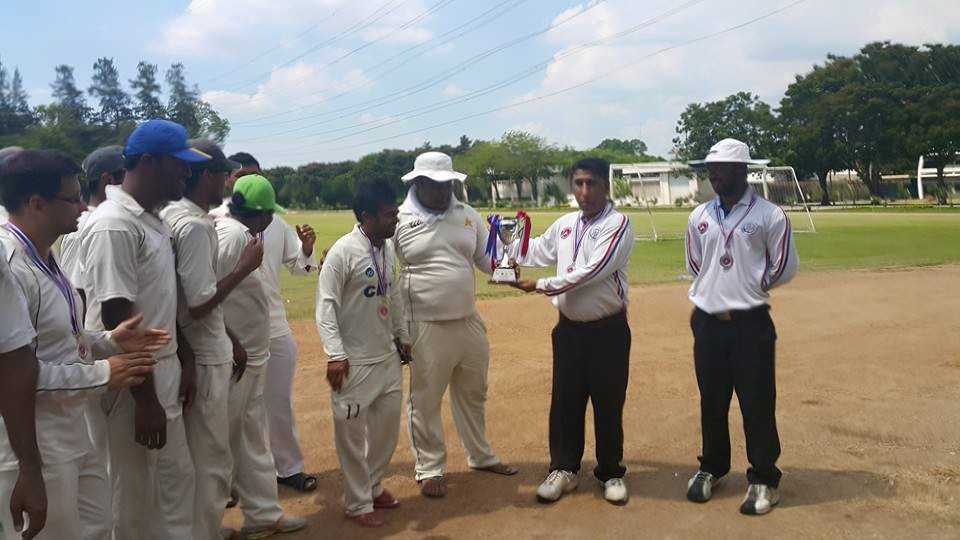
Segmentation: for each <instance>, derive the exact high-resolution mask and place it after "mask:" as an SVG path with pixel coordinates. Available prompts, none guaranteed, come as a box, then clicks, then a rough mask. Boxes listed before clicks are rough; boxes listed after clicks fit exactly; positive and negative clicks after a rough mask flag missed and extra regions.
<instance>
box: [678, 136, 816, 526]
mask: <svg viewBox="0 0 960 540" xmlns="http://www.w3.org/2000/svg"><path fill="white" fill-rule="evenodd" d="M751 163H755V162H754V161H753V160H751V159H750V151H749V149H748V148H747V145H746V144H744V143H742V142H740V141H737V140H735V139H724V140H722V141H720V142H718V143H717V144H715V145H714V146H713V148H711V149H710V153H709V154H708V155H707V158H706V159H705V160H704V161H700V162H693V163H692V165H695V166H699V165H706V168H707V171H708V172H709V175H710V185H711V186H713V191H714V192H716V194H717V197H716V198H715V199H713V200H711V201H708V202H705V203H703V204H701V205H700V206H698V207H697V208H696V209H695V210H694V211H693V212H692V213H691V214H690V219H689V223H688V226H687V232H686V256H687V259H686V262H687V270H688V271H689V272H690V274H691V275H693V276H694V280H693V284H692V285H691V286H690V301H691V302H693V304H694V306H696V307H695V308H694V311H693V315H692V316H691V318H690V326H691V328H692V330H693V337H694V346H693V351H694V365H695V366H696V372H697V384H698V385H699V387H700V422H701V430H702V432H703V433H702V435H703V452H702V455H701V456H700V470H699V471H697V473H696V474H695V475H694V476H693V478H691V479H690V481H689V482H688V484H687V498H688V499H689V500H690V501H693V502H699V503H703V502H707V501H708V500H710V498H711V496H712V494H713V488H714V487H715V486H716V485H717V484H718V483H719V482H720V481H721V480H722V479H723V477H724V476H725V475H726V474H727V472H729V470H730V430H729V427H728V425H727V415H728V413H729V409H730V399H731V397H732V396H733V392H734V391H736V393H737V400H738V401H739V402H740V411H741V412H742V414H743V429H744V433H745V435H746V440H747V459H748V460H749V461H750V468H749V469H747V481H748V482H749V487H748V488H747V494H746V496H745V497H744V500H743V503H742V504H741V506H740V512H741V513H744V514H750V515H758V514H766V513H767V512H770V510H772V509H773V507H774V506H775V505H776V504H777V503H778V502H779V500H780V494H779V491H778V488H779V484H780V476H781V473H780V469H778V468H777V466H776V462H777V458H778V457H779V456H780V437H779V435H778V433H777V420H776V396H777V390H776V379H775V377H774V366H775V360H774V358H775V349H776V341H777V332H776V329H775V328H774V326H773V320H772V319H771V318H770V306H769V305H768V304H767V300H768V299H769V297H770V292H769V291H770V290H771V289H773V288H774V287H779V286H780V285H783V284H785V283H787V282H789V281H790V280H791V279H793V277H794V276H795V275H796V273H797V268H798V266H799V259H798V258H797V251H796V247H795V246H794V243H793V238H792V235H791V230H790V220H789V218H787V215H786V213H784V211H783V209H782V208H780V207H779V206H777V205H775V204H773V203H771V202H769V201H767V200H765V199H763V198H762V197H760V196H759V195H758V194H757V193H756V192H754V190H753V188H751V187H750V186H749V184H748V183H747V166H748V165H749V164H751Z"/></svg>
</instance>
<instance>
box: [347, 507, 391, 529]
mask: <svg viewBox="0 0 960 540" xmlns="http://www.w3.org/2000/svg"><path fill="white" fill-rule="evenodd" d="M347 517H348V518H349V519H350V521H352V522H354V523H356V524H357V525H359V526H361V527H365V528H368V529H375V528H377V527H383V526H384V524H385V523H386V522H385V521H384V520H383V518H382V517H381V516H380V512H377V511H376V510H374V511H373V512H369V513H367V514H360V515H359V516H347Z"/></svg>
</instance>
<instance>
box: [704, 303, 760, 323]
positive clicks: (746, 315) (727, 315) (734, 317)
mask: <svg viewBox="0 0 960 540" xmlns="http://www.w3.org/2000/svg"><path fill="white" fill-rule="evenodd" d="M697 311H699V312H700V313H702V314H704V315H706V316H707V317H710V318H712V319H716V320H718V321H723V322H730V321H740V320H744V319H755V318H757V317H758V316H762V315H764V314H766V313H767V312H768V311H770V306H768V305H762V306H757V307H755V308H750V309H733V310H730V311H720V312H717V313H707V312H706V311H704V310H702V309H700V308H697Z"/></svg>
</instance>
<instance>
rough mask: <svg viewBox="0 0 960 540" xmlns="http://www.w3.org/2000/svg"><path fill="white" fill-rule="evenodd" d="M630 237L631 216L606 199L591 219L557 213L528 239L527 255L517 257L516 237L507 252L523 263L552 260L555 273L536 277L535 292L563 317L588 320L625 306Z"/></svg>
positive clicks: (545, 263)
mask: <svg viewBox="0 0 960 540" xmlns="http://www.w3.org/2000/svg"><path fill="white" fill-rule="evenodd" d="M633 242H634V234H633V224H631V223H630V218H629V217H627V216H625V215H624V214H621V213H620V212H618V211H617V210H616V209H615V208H614V207H613V204H611V203H607V206H606V207H605V208H604V209H603V210H602V211H601V212H600V214H599V215H597V216H595V217H594V218H593V219H592V220H590V221H587V220H584V219H583V215H582V213H581V212H572V213H569V214H567V215H565V216H563V217H561V218H560V219H558V220H557V221H555V222H554V223H553V225H551V226H550V228H548V229H547V230H546V232H544V233H543V235H541V236H538V237H536V238H531V239H530V245H529V248H528V251H527V256H526V257H520V253H519V251H520V242H514V243H512V244H511V245H510V247H509V253H510V256H511V257H512V258H514V259H516V261H517V263H518V264H520V265H522V266H532V267H546V266H553V265H556V268H557V275H556V276H554V277H547V278H540V279H538V280H537V291H538V292H541V293H543V294H545V295H547V296H549V297H550V299H551V302H553V305H554V306H556V308H557V309H559V310H560V313H563V316H564V317H566V318H568V319H570V320H572V321H580V322H589V321H596V320H599V319H603V318H605V317H609V316H611V315H615V314H617V313H619V312H621V311H623V310H624V308H626V307H627V303H628V295H627V293H628V290H629V281H628V275H627V267H628V266H629V264H630V253H631V252H632V251H633Z"/></svg>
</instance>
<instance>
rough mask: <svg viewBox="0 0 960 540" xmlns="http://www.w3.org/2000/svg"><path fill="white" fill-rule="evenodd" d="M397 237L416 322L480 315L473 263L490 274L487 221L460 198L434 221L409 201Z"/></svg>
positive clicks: (409, 313) (406, 292) (403, 290)
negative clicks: (410, 206)
mask: <svg viewBox="0 0 960 540" xmlns="http://www.w3.org/2000/svg"><path fill="white" fill-rule="evenodd" d="M399 217H400V224H399V225H398V226H397V234H395V235H394V237H393V244H394V248H395V249H396V253H397V258H398V259H399V261H400V290H401V293H402V294H403V298H404V301H405V302H406V311H407V316H408V317H410V319H411V320H414V321H452V320H457V319H463V318H466V317H469V316H471V315H473V314H475V313H476V299H475V294H476V290H477V283H476V274H475V273H474V267H476V268H479V269H480V270H481V271H483V272H485V273H487V274H491V273H492V272H493V270H492V269H491V268H490V257H488V256H487V255H486V254H485V253H484V251H485V249H486V247H487V226H486V225H485V223H486V220H485V219H483V218H482V217H480V214H479V213H477V211H476V210H474V209H473V208H471V207H470V206H468V205H466V204H463V203H461V202H458V201H455V202H451V203H450V208H448V209H447V211H446V212H444V213H443V214H440V215H438V216H435V217H434V219H424V218H423V217H422V216H421V215H419V214H418V213H417V212H413V211H411V210H410V209H409V208H407V207H406V205H404V206H401V207H400V216H399Z"/></svg>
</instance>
